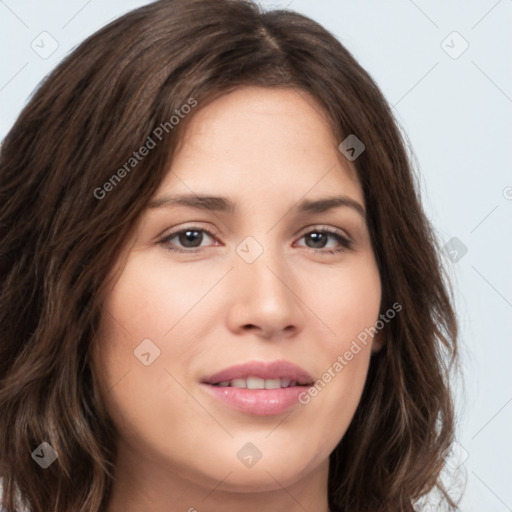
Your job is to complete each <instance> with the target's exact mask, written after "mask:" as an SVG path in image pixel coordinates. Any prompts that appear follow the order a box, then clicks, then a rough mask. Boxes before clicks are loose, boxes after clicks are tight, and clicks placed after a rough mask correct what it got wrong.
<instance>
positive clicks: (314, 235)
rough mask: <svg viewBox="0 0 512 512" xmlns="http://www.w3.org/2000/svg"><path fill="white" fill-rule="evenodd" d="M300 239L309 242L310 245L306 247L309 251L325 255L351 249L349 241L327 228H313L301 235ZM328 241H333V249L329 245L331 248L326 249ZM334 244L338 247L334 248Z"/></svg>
mask: <svg viewBox="0 0 512 512" xmlns="http://www.w3.org/2000/svg"><path fill="white" fill-rule="evenodd" d="M300 239H301V240H302V239H306V241H307V242H310V245H307V247H308V248H309V249H313V250H314V251H318V252H321V253H327V254H334V253H339V252H343V251H345V250H346V249H351V247H352V241H351V240H349V239H348V238H347V237H345V236H343V235H342V234H341V233H339V232H338V231H336V230H332V229H327V228H322V229H316V228H315V229H314V230H311V231H308V232H307V233H305V234H304V235H302V236H301V238H300ZM329 239H331V240H333V241H334V243H335V245H334V247H332V245H331V248H329V249H327V245H328V243H329ZM307 242H306V243H307ZM336 243H337V244H338V247H336Z"/></svg>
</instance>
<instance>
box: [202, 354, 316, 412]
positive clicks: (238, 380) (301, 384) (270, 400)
mask: <svg viewBox="0 0 512 512" xmlns="http://www.w3.org/2000/svg"><path fill="white" fill-rule="evenodd" d="M313 383H314V379H313V378H312V377H311V375H309V373H307V372H306V371H305V370H304V369H303V368H301V367H299V366H297V365H295V364H293V363H289V362H287V361H273V362H270V363H266V362H259V361H253V362H249V363H245V364H242V365H236V366H231V367H229V368H226V369H225V370H222V371H220V372H218V373H216V374H214V375H211V376H208V377H206V378H205V379H203V380H202V382H201V384H202V385H203V389H205V391H206V392H207V393H209V395H210V396H213V397H215V398H216V399H217V400H220V401H221V402H222V403H223V404H224V405H227V406H228V407H230V408H232V409H236V410H238V411H241V412H244V413H246V414H252V415H259V416H269V415H277V414H281V413H283V412H285V411H287V410H289V409H290V408H291V407H293V406H295V405H298V404H299V396H300V394H301V393H303V392H304V391H305V390H306V389H307V388H308V387H310V386H312V385H313Z"/></svg>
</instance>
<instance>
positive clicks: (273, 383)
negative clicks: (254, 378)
mask: <svg viewBox="0 0 512 512" xmlns="http://www.w3.org/2000/svg"><path fill="white" fill-rule="evenodd" d="M280 387H281V379H265V389H279V388H280Z"/></svg>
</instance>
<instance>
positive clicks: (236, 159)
mask: <svg viewBox="0 0 512 512" xmlns="http://www.w3.org/2000/svg"><path fill="white" fill-rule="evenodd" d="M339 142H341V141H337V140H336V137H335V135H334V133H333V132H332V129H331V126H330V124H329V121H328V118H327V115H326V113H325V112H324V110H323V108H322V106H321V105H320V103H319V102H318V101H317V100H316V99H315V98H314V97H312V96H311V95H310V94H308V93H307V92H305V91H303V90H299V89H294V88H264V87H256V86H251V87H243V88H239V89H236V90H235V91H233V92H230V93H228V94H225V95H223V96H221V97H219V98H217V99H215V100H214V101H212V102H211V103H208V104H207V105H206V106H204V107H202V108H201V104H199V105H198V110H196V111H195V112H194V114H193V117H192V118H191V119H190V120H189V122H188V123H187V126H186V130H185V132H184V133H183V135H182V138H181V140H180V144H179V146H178V148H177V150H176V152H175V154H174V157H173V163H172V166H171V169H170V170H171V171H172V172H170V173H169V174H168V175H167V177H166V178H165V179H164V181H163V183H162V184H161V187H160V189H159V192H161V191H162V190H166V191H169V190H170V189H171V188H172V190H173V191H174V192H197V193H199V192H202V191H203V190H208V191H215V192H219V193H223V194H225V195H233V194H235V195H236V194H238V195H240V194H242V193H243V192H244V191H246V192H249V191H251V192H252V194H253V195H255V194H258V193H259V194H260V196H261V194H269V193H270V192H271V191H272V190H274V191H275V192H276V194H277V195H280V194H282V193H283V191H289V192H290V193H291V196H294V195H295V196H297V197H295V200H297V199H298V197H300V196H303V195H304V194H306V193H307V192H308V190H310V189H313V188H314V189H315V190H316V191H319V192H332V189H333V188H335V189H343V190H342V191H343V192H344V193H346V192H351V193H352V194H353V195H354V196H355V199H359V200H360V201H362V199H363V198H362V193H361V190H360V186H359V182H358V179H357V175H356V172H355V169H354V167H353V166H352V165H351V164H350V162H348V161H347V160H346V159H344V157H343V156H342V155H341V153H340V152H339V150H338V145H339ZM340 191H341V190H340ZM281 198H282V196H281ZM292 199H293V198H292Z"/></svg>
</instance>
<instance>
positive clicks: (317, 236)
mask: <svg viewBox="0 0 512 512" xmlns="http://www.w3.org/2000/svg"><path fill="white" fill-rule="evenodd" d="M309 237H310V239H311V240H312V241H313V244H314V247H313V249H318V248H322V247H324V246H325V242H326V240H327V237H326V235H325V233H310V234H309Z"/></svg>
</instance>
